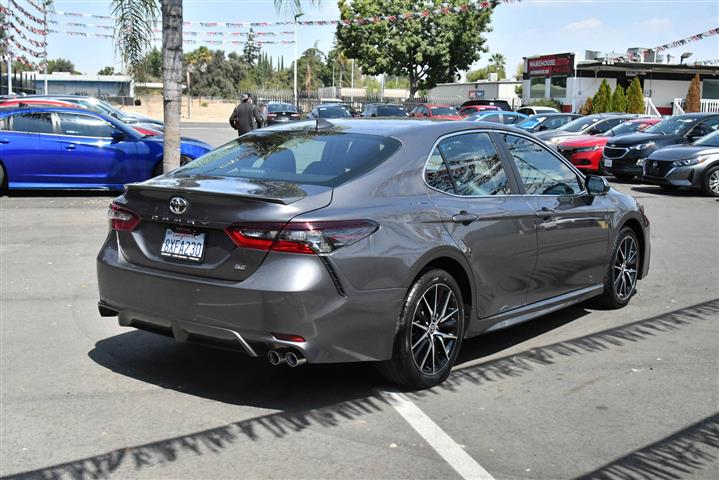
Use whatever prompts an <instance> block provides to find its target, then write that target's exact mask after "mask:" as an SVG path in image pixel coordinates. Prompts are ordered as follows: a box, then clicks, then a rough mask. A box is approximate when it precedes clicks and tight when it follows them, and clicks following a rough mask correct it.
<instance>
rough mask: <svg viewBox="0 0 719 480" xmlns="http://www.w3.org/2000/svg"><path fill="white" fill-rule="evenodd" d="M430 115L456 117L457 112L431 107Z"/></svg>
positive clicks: (450, 109) (448, 108)
mask: <svg viewBox="0 0 719 480" xmlns="http://www.w3.org/2000/svg"><path fill="white" fill-rule="evenodd" d="M430 110H432V115H457V110H456V109H454V108H452V107H432V108H431V109H430Z"/></svg>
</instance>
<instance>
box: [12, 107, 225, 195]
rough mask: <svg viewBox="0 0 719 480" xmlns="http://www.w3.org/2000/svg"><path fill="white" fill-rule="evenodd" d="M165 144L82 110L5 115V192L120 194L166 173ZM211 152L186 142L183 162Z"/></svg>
mask: <svg viewBox="0 0 719 480" xmlns="http://www.w3.org/2000/svg"><path fill="white" fill-rule="evenodd" d="M162 142H163V138H162V137H161V136H143V135H141V134H140V133H138V132H137V131H136V130H134V129H133V128H131V127H130V126H129V125H127V124H125V123H123V122H120V121H119V120H117V119H116V118H113V117H108V116H105V115H102V114H100V113H97V112H92V111H89V110H86V109H81V108H61V107H24V108H17V109H4V110H0V188H8V189H45V188H51V189H109V190H121V189H122V188H124V184H125V183H128V182H138V181H142V180H147V179H148V178H150V177H152V176H154V175H158V174H159V173H161V172H162V151H163V145H162ZM211 148H212V147H210V146H209V145H208V144H206V143H204V142H200V141H198V140H192V139H183V140H182V143H181V149H180V151H181V154H182V162H183V163H187V162H190V161H191V160H193V159H195V158H197V157H199V156H200V155H203V154H204V153H206V152H208V151H210V150H211Z"/></svg>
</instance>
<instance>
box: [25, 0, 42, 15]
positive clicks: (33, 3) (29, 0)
mask: <svg viewBox="0 0 719 480" xmlns="http://www.w3.org/2000/svg"><path fill="white" fill-rule="evenodd" d="M25 1H26V2H27V3H29V4H30V5H32V6H33V7H34V8H35V10H37V11H38V12H40V13H44V10H43V6H42V5H39V4H37V3H35V2H34V1H33V0H25Z"/></svg>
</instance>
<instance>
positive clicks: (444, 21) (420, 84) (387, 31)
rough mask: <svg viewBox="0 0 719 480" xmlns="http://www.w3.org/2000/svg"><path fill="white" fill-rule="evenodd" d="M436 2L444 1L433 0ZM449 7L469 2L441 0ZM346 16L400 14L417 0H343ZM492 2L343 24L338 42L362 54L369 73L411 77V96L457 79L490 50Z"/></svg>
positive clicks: (350, 51)
mask: <svg viewBox="0 0 719 480" xmlns="http://www.w3.org/2000/svg"><path fill="white" fill-rule="evenodd" d="M433 3H434V4H435V5H436V7H437V8H438V7H439V6H440V1H439V0H435V1H434V2H433ZM441 5H445V6H446V7H448V8H452V7H459V6H465V5H466V1H464V0H447V1H446V2H443V3H441ZM338 6H339V10H340V18H341V19H342V20H349V19H352V18H354V17H355V16H356V15H358V16H360V17H381V16H386V15H397V16H400V15H401V14H402V13H404V12H407V11H412V10H416V8H417V7H416V2H415V1H413V0H354V1H352V2H350V1H348V0H339V2H338ZM491 13H492V8H486V9H482V10H477V9H472V8H470V9H467V10H466V11H462V12H460V13H448V14H437V15H430V16H428V17H423V18H403V19H402V20H401V21H396V22H391V21H387V20H380V21H378V22H367V23H364V24H361V25H360V24H354V23H353V24H350V25H343V24H340V25H338V26H337V41H338V45H339V46H340V47H341V48H342V49H343V50H344V52H345V54H346V55H347V56H348V57H349V58H355V59H357V60H356V61H357V63H359V65H360V67H361V68H362V71H363V72H364V73H365V74H368V75H379V74H388V75H397V76H403V77H406V78H407V79H408V80H409V91H410V96H411V97H414V96H415V93H417V91H418V90H421V89H427V88H431V87H433V86H435V85H436V84H437V83H440V82H451V81H454V80H455V78H456V77H457V74H458V72H459V71H461V70H466V69H467V68H469V66H470V65H472V64H473V63H474V62H476V61H477V60H478V59H479V57H480V54H481V53H482V52H486V51H487V47H486V40H485V38H484V37H483V36H482V34H483V33H484V32H486V31H488V30H489V23H490V16H491Z"/></svg>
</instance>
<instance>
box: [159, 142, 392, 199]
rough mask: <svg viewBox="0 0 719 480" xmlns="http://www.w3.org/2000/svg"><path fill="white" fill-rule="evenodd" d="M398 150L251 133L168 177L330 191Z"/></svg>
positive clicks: (370, 144)
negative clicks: (230, 179)
mask: <svg viewBox="0 0 719 480" xmlns="http://www.w3.org/2000/svg"><path fill="white" fill-rule="evenodd" d="M400 146H401V143H400V142H399V140H397V139H394V138H390V137H382V136H379V135H365V134H355V133H341V132H336V131H332V132H316V131H315V130H314V129H311V130H310V129H307V130H293V131H275V132H259V131H258V132H256V133H253V134H249V135H243V136H242V138H238V139H236V140H232V141H231V142H229V143H226V144H225V145H223V146H221V147H220V148H217V149H216V150H213V151H212V152H210V153H208V154H206V155H203V156H202V157H200V158H199V159H197V160H195V161H194V162H192V163H190V164H188V165H186V166H184V167H181V168H179V169H177V170H175V171H174V172H173V173H172V175H173V176H190V175H209V176H217V177H237V178H251V179H259V180H268V181H287V182H293V183H307V184H313V185H325V186H330V187H336V186H337V185H340V184H342V183H344V182H346V181H348V180H350V179H352V178H355V177H357V176H359V175H362V174H363V173H365V172H367V171H369V170H371V169H373V168H374V167H376V166H377V165H379V164H380V163H382V162H383V161H385V160H386V159H387V158H389V157H390V156H391V155H392V154H393V153H395V152H396V151H397V150H398V149H399V148H400Z"/></svg>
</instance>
